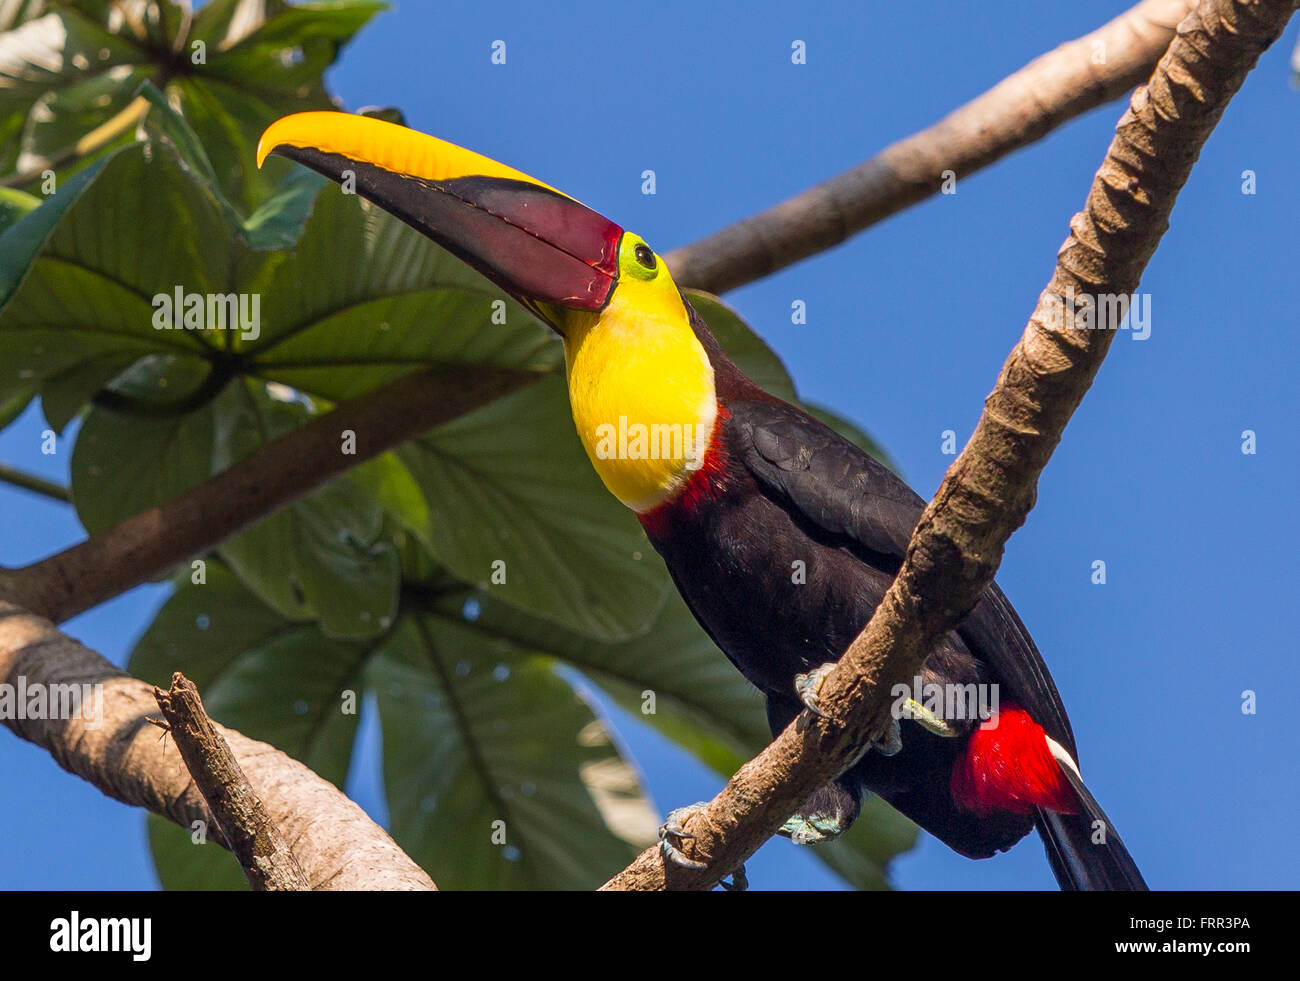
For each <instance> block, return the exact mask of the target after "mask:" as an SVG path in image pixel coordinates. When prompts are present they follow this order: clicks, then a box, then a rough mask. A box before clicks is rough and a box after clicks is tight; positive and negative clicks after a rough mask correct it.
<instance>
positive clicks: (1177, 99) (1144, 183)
mask: <svg viewBox="0 0 1300 981" xmlns="http://www.w3.org/2000/svg"><path fill="white" fill-rule="evenodd" d="M1296 6H1297V4H1296V3H1295V2H1294V0H1265V2H1254V3H1245V2H1232V0H1202V2H1201V3H1200V4H1198V6H1197V7H1196V9H1195V10H1194V11H1193V12H1192V14H1191V15H1190V16H1188V17H1187V19H1186V20H1184V21H1183V22H1182V23H1181V24H1180V25H1179V27H1178V31H1177V35H1176V36H1175V38H1174V41H1173V42H1172V44H1171V45H1170V47H1169V50H1168V51H1167V52H1166V53H1165V55H1164V57H1162V58H1161V59H1160V62H1159V64H1158V65H1157V66H1156V70H1155V72H1154V74H1153V75H1152V77H1151V80H1150V82H1149V84H1148V85H1147V86H1145V87H1143V88H1140V89H1138V91H1137V92H1135V93H1134V95H1133V98H1132V100H1131V103H1130V106H1129V108H1128V110H1127V111H1126V112H1125V113H1124V115H1123V116H1122V117H1121V119H1120V121H1119V125H1118V126H1117V128H1116V132H1115V137H1114V139H1113V140H1112V142H1111V145H1110V149H1109V150H1108V151H1107V154H1106V157H1105V160H1104V161H1103V163H1102V166H1101V169H1100V170H1099V171H1098V172H1097V175H1096V177H1095V178H1094V179H1093V183H1092V188H1091V190H1090V191H1089V194H1088V200H1087V204H1086V205H1085V207H1084V209H1083V210H1082V211H1081V212H1079V213H1078V214H1076V215H1075V216H1074V218H1073V219H1072V220H1071V221H1070V234H1069V236H1068V237H1067V238H1066V240H1065V243H1064V244H1063V245H1062V246H1061V250H1060V252H1059V254H1058V257H1057V266H1056V271H1055V273H1054V275H1053V276H1052V279H1051V282H1050V283H1049V284H1048V286H1047V288H1046V289H1045V290H1044V291H1043V292H1042V294H1041V295H1040V296H1039V299H1038V304H1037V307H1036V308H1035V310H1034V313H1033V315H1032V317H1031V318H1030V321H1029V325H1028V326H1027V327H1026V328H1025V332H1024V335H1023V337H1022V338H1021V340H1020V342H1019V343H1018V344H1017V345H1016V346H1015V348H1014V349H1013V350H1012V352H1011V355H1010V357H1009V358H1008V359H1007V362H1006V364H1005V365H1004V366H1003V368H1002V373H1001V375H1000V376H999V378H998V382H997V387H996V388H995V389H994V390H993V393H992V394H991V395H990V396H989V397H988V399H987V401H986V403H985V410H984V413H983V415H982V416H981V418H980V421H979V424H978V425H977V427H976V429H975V433H974V435H972V436H971V439H970V442H969V443H968V444H967V445H966V447H965V448H964V449H963V450H962V452H961V454H960V455H959V456H958V457H957V459H956V460H955V461H954V462H953V464H952V466H951V467H949V469H948V472H947V474H946V476H945V477H944V480H943V483H942V484H941V485H940V487H939V490H938V492H937V493H936V494H935V496H934V499H933V500H932V501H931V502H930V504H929V505H928V506H927V507H926V509H925V512H924V513H923V514H922V516H921V520H920V522H919V523H918V524H917V527H916V530H915V531H914V532H913V535H912V540H911V542H910V544H909V546H908V549H907V554H906V557H905V559H904V561H903V565H902V568H901V569H900V570H899V573H898V576H897V577H896V578H895V580H894V583H893V585H892V586H891V587H890V589H889V591H888V592H887V593H886V595H885V598H884V599H883V600H882V601H881V604H880V606H879V607H878V608H877V610H876V613H875V615H874V616H873V617H872V618H871V622H870V623H869V624H867V626H866V627H865V628H864V629H863V631H862V633H861V634H860V635H859V636H858V637H857V639H855V640H854V642H853V643H852V644H851V645H850V646H849V648H848V650H847V651H846V652H845V654H844V656H843V658H842V659H841V660H840V662H839V665H838V667H837V668H836V669H835V670H834V671H833V672H832V673H831V674H830V675H829V676H828V678H827V679H826V682H825V685H824V686H823V687H822V689H821V692H820V694H819V699H818V701H819V706H820V707H821V709H822V710H823V711H824V712H826V713H827V715H828V716H829V718H827V719H816V718H813V719H810V718H809V717H808V715H809V714H808V713H804V715H803V716H802V717H801V718H800V719H799V720H796V722H794V723H792V724H791V725H790V726H789V728H787V729H786V730H785V731H784V732H783V733H781V735H780V736H778V737H777V739H776V740H775V742H773V743H772V745H770V746H769V747H768V748H767V749H766V750H764V751H763V753H762V754H760V755H759V756H758V757H756V758H755V759H754V760H751V761H750V762H749V763H746V764H745V765H744V766H743V767H742V768H741V769H740V770H739V771H738V772H737V773H736V775H735V776H734V777H732V779H731V781H730V782H729V783H728V784H727V786H726V787H725V788H724V789H723V791H722V793H720V794H719V795H718V796H717V797H716V798H714V800H713V801H712V802H710V803H709V805H708V806H707V808H705V809H704V810H703V811H702V812H701V813H700V814H699V815H697V816H696V817H694V818H693V820H692V822H691V823H690V824H689V825H688V828H689V830H690V831H691V832H692V833H693V834H695V836H696V837H695V838H694V839H692V840H690V841H689V842H687V844H686V846H685V847H684V848H683V850H684V851H685V852H686V854H687V856H688V857H690V858H693V859H696V860H699V861H707V862H708V863H709V868H708V869H706V870H704V871H691V870H685V869H681V868H679V867H677V866H675V865H673V866H668V867H667V871H665V863H664V861H663V859H662V857H661V855H660V853H659V851H658V850H657V849H654V848H651V849H648V850H646V851H645V852H643V853H642V854H641V855H640V856H639V857H638V858H637V859H636V861H635V862H633V863H632V865H630V866H629V867H628V868H627V869H625V870H624V871H623V872H621V873H619V874H618V875H617V876H615V877H614V878H613V879H611V880H610V881H609V882H608V883H607V884H606V885H605V887H604V888H607V889H663V888H673V889H676V888H696V889H698V888H707V887H710V886H712V885H713V884H714V883H716V882H717V881H718V880H719V879H720V878H722V877H723V876H725V875H726V874H727V873H729V872H730V871H731V870H732V869H734V868H736V867H737V866H738V865H740V864H741V863H743V862H744V861H745V859H746V858H748V857H749V856H750V855H752V854H753V853H754V851H755V850H756V849H757V848H758V847H759V846H760V845H761V844H762V843H763V842H764V841H766V840H767V838H768V837H770V836H771V835H772V834H773V833H774V832H775V831H776V830H777V828H779V827H780V826H781V824H782V823H783V822H784V821H785V819H786V818H787V817H788V816H789V815H790V814H791V813H793V812H794V810H795V809H796V808H797V807H798V806H799V804H800V803H801V802H802V801H803V800H805V799H806V798H807V797H808V795H809V794H810V793H811V792H812V791H813V790H815V789H816V788H817V787H818V786H820V785H821V784H823V783H825V782H826V781H827V780H829V779H832V778H834V777H835V776H836V775H837V774H838V773H840V772H842V771H843V770H844V769H845V768H846V767H847V766H848V765H849V764H850V763H851V762H852V761H853V759H854V757H855V755H856V747H858V746H862V745H864V744H865V743H866V742H867V741H868V740H869V739H871V738H873V737H874V736H875V735H876V734H878V733H879V732H880V731H881V730H882V729H883V727H884V725H885V724H886V723H887V722H888V720H889V715H888V711H889V703H890V698H889V692H890V689H891V687H892V686H893V685H894V684H896V683H899V682H903V683H906V681H907V680H908V679H910V678H911V677H912V676H913V675H914V674H916V673H917V672H918V671H919V669H920V667H921V665H922V663H923V662H924V660H925V658H926V656H927V655H928V654H929V652H930V651H931V650H933V649H934V647H935V645H936V644H937V643H938V642H939V641H940V640H941V639H942V638H943V637H944V636H946V635H947V634H948V633H949V632H950V631H951V630H952V629H953V628H955V627H956V626H957V625H958V624H959V623H960V622H961V621H962V620H963V619H964V618H965V616H966V615H967V614H968V613H969V612H970V610H971V609H972V608H973V607H974V605H975V603H976V602H977V601H978V599H979V596H980V594H981V593H982V592H983V590H984V589H985V587H986V586H987V585H988V584H989V583H990V582H992V580H993V575H994V572H995V571H996V570H997V566H998V563H999V562H1000V560H1001V557H1002V549H1003V546H1004V545H1005V543H1006V541H1007V539H1008V538H1010V537H1011V534H1012V533H1013V532H1014V531H1015V530H1016V529H1017V528H1019V527H1020V525H1021V524H1023V523H1024V520H1025V517H1026V515H1027V514H1028V513H1029V510H1030V508H1031V507H1032V506H1033V503H1034V496H1035V493H1036V489H1037V484H1038V476H1039V474H1040V473H1041V472H1042V470H1043V467H1044V466H1045V465H1046V463H1047V460H1048V458H1049V457H1050V456H1051V454H1052V451H1053V449H1054V448H1055V447H1056V444H1057V442H1059V440H1060V438H1061V434H1062V432H1063V431H1064V429H1065V425H1066V423H1067V422H1068V421H1069V418H1070V416H1071V415H1072V414H1073V412H1074V410H1075V408H1076V407H1077V406H1078V404H1079V402H1080V400H1081V399H1082V398H1083V396H1084V393H1086V392H1087V390H1088V388H1089V386H1090V385H1091V384H1092V380H1093V378H1094V377H1095V376H1096V373H1097V370H1098V368H1099V367H1100V366H1101V362H1102V359H1103V358H1104V357H1105V355H1106V351H1107V350H1108V348H1109V347H1110V342H1111V340H1112V339H1113V337H1114V333H1115V331H1114V330H1113V329H1110V330H1099V329H1089V328H1088V326H1087V324H1089V323H1090V322H1091V321H1090V313H1085V310H1084V309H1083V307H1082V306H1081V305H1080V304H1079V303H1078V302H1077V299H1076V302H1074V303H1070V304H1067V302H1066V298H1067V297H1069V296H1073V297H1076V298H1077V297H1079V296H1080V295H1081V294H1104V293H1131V292H1133V291H1134V290H1135V289H1136V288H1137V285H1138V281H1139V279H1140V277H1141V274H1142V271H1143V269H1144V268H1145V266H1146V263H1147V260H1148V259H1149V258H1150V257H1151V255H1152V253H1153V252H1154V251H1155V249H1156V246H1157V244H1158V243H1159V241H1160V238H1161V236H1162V235H1163V234H1164V232H1165V230H1166V228H1167V227H1168V224H1169V214H1170V211H1171V210H1172V209H1173V205H1174V201H1175V200H1176V198H1177V196H1178V192H1179V191H1180V190H1181V189H1182V186H1183V184H1184V183H1185V182H1186V180H1187V176H1188V174H1189V173H1190V172H1191V169H1192V165H1193V164H1194V163H1195V162H1196V158H1197V156H1198V155H1199V153H1200V150H1201V147H1202V146H1203V145H1204V144H1205V141H1206V139H1207V138H1208V137H1209V135H1210V132H1211V131H1212V130H1213V129H1214V126H1215V124H1216V123H1217V122H1218V120H1219V117H1220V116H1221V115H1222V113H1223V110H1224V108H1225V107H1226V106H1227V104H1228V101H1229V100H1230V99H1231V98H1232V96H1233V95H1234V94H1235V93H1236V92H1237V90H1238V89H1239V88H1240V87H1241V84H1242V82H1243V81H1244V79H1245V77H1246V74H1247V73H1248V72H1249V71H1250V69H1251V68H1252V67H1254V65H1255V62H1256V61H1257V60H1258V59H1259V56H1260V55H1261V54H1262V53H1263V52H1264V50H1265V49H1266V48H1267V47H1268V46H1269V45H1270V44H1271V43H1272V42H1273V41H1274V40H1276V39H1277V37H1278V36H1279V35H1280V34H1281V33H1282V29H1283V28H1284V27H1285V26H1286V23H1287V20H1288V19H1289V18H1290V16H1291V14H1292V13H1293V11H1294V10H1295V7H1296ZM1062 328H1063V329H1062Z"/></svg>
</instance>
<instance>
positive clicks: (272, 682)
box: [128, 560, 373, 786]
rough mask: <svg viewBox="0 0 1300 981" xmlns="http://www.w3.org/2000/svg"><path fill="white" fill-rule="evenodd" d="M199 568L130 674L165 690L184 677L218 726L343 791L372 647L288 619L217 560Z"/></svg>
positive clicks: (138, 651)
mask: <svg viewBox="0 0 1300 981" xmlns="http://www.w3.org/2000/svg"><path fill="white" fill-rule="evenodd" d="M205 565H206V568H205V570H204V575H203V578H204V579H205V582H203V583H201V584H195V583H193V582H191V581H190V579H191V578H192V576H191V577H187V578H186V580H185V581H184V584H183V585H181V586H179V587H178V588H177V590H176V592H175V593H174V594H173V595H172V597H171V599H169V600H168V601H167V603H166V604H164V606H163V608H162V609H161V610H159V612H158V615H157V617H155V618H154V621H153V623H152V624H150V626H149V629H148V630H147V631H146V632H145V634H144V636H143V637H141V638H140V640H139V641H138V642H137V643H136V646H135V649H134V650H133V651H132V653H131V658H130V661H129V662H128V668H129V670H130V672H131V673H132V674H133V675H134V676H136V677H137V678H142V679H144V680H145V681H149V682H152V683H154V684H156V685H161V686H164V687H166V686H167V685H168V684H170V682H171V676H172V672H174V671H182V672H184V674H185V676H186V677H187V678H189V679H190V680H191V681H193V682H194V684H195V685H197V686H198V688H199V691H200V693H201V694H202V696H203V705H204V708H206V709H207V711H208V714H209V715H211V716H212V717H213V718H214V719H216V720H217V721H218V722H220V723H222V724H223V725H226V726H230V727H231V728H234V729H238V730H239V731H240V732H242V733H244V735H246V736H250V737H252V738H253V739H261V740H263V741H265V742H268V743H270V744H271V745H273V746H275V747H276V748H277V749H281V750H283V751H284V752H286V753H288V754H289V755H291V756H293V757H294V758H295V759H298V760H301V761H302V762H303V763H305V764H306V765H307V766H309V767H311V768H312V769H313V770H315V771H316V773H318V774H320V775H321V776H322V777H324V778H325V779H327V780H332V781H333V782H334V783H336V784H338V785H339V786H342V785H343V782H344V780H345V779H346V778H347V773H348V767H349V765H350V763H351V759H352V744H353V741H354V738H355V734H356V726H357V712H358V711H359V710H360V705H361V683H362V678H361V672H362V667H363V665H364V663H365V659H366V657H367V656H368V655H369V654H370V652H371V649H372V646H373V645H367V644H359V643H348V642H343V641H338V640H334V639H331V638H329V637H326V636H324V635H322V633H321V632H320V630H319V629H317V627H316V626H315V625H314V624H311V623H305V622H300V621H299V622H295V621H292V620H286V619H285V618H284V617H282V616H280V615H279V614H277V613H276V612H275V611H274V610H272V609H271V608H270V607H267V606H265V605H263V604H262V603H260V602H258V601H257V599H256V598H255V597H253V596H252V595H250V594H249V592H248V590H247V589H245V588H244V587H243V586H242V585H241V584H240V582H239V581H238V580H237V579H236V578H235V576H234V575H233V574H232V573H231V572H229V571H228V570H227V569H225V568H224V567H223V566H222V565H221V564H220V563H219V562H214V561H212V560H208V561H207V562H206V563H205ZM349 710H350V711H349Z"/></svg>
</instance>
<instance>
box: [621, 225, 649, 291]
mask: <svg viewBox="0 0 1300 981" xmlns="http://www.w3.org/2000/svg"><path fill="white" fill-rule="evenodd" d="M641 247H644V248H645V249H646V251H647V252H649V253H650V255H651V257H653V256H654V250H653V249H651V248H650V246H648V245H646V243H645V240H644V239H642V238H641V236H639V235H633V234H632V233H631V232H624V233H623V241H622V242H621V243H620V244H619V248H618V269H619V274H620V275H626V276H635V277H636V278H637V279H643V280H646V281H649V280H652V279H654V278H655V277H656V276H658V275H659V262H658V260H656V261H655V263H654V268H652V269H647V268H646V267H645V266H644V265H642V264H641V260H639V259H638V258H637V257H636V251H637V249H638V248H641Z"/></svg>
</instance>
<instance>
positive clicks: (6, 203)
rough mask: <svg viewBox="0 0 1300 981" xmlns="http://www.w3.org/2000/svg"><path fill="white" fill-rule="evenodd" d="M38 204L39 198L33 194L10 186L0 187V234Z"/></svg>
mask: <svg viewBox="0 0 1300 981" xmlns="http://www.w3.org/2000/svg"><path fill="white" fill-rule="evenodd" d="M40 205H41V199H40V198H38V197H36V195H34V194H28V193H27V192H26V191H19V190H18V189H16V188H12V187H0V234H3V233H4V232H5V231H7V230H8V228H9V226H10V225H13V224H14V223H15V222H17V221H18V220H19V219H20V218H23V217H24V216H26V215H28V214H30V213H31V212H33V211H35V210H36V209H37V208H39V207H40Z"/></svg>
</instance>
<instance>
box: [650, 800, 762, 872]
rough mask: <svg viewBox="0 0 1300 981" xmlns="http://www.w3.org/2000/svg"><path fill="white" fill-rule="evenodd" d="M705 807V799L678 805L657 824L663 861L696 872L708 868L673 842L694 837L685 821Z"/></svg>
mask: <svg viewBox="0 0 1300 981" xmlns="http://www.w3.org/2000/svg"><path fill="white" fill-rule="evenodd" d="M706 807H708V804H707V803H706V802H705V801H696V802H695V803H694V804H691V805H689V806H687V807H678V808H676V809H674V810H671V811H669V812H668V816H667V817H666V818H664V823H663V824H662V825H660V826H659V851H660V853H661V854H662V855H663V857H664V861H667V862H672V863H673V864H674V865H678V866H681V867H682V868H684V869H692V870H694V871H697V872H698V871H699V870H701V869H707V868H708V865H707V864H705V863H704V862H697V861H695V860H694V859H693V858H687V857H686V856H685V855H683V854H682V850H681V849H680V848H678V847H677V845H676V844H675V842H676V841H684V840H686V839H688V838H694V837H695V835H693V834H691V833H690V832H689V831H687V830H686V822H687V821H689V820H690V819H691V818H692V817H694V816H695V815H696V814H698V813H699V812H700V811H702V810H704V808H706ZM742 878H743V872H742Z"/></svg>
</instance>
